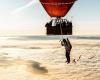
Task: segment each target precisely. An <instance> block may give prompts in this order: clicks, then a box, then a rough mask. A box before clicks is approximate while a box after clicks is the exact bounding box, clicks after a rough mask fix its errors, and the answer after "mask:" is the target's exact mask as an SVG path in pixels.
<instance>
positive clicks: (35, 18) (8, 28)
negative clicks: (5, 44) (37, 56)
mask: <svg viewBox="0 0 100 80" xmlns="http://www.w3.org/2000/svg"><path fill="white" fill-rule="evenodd" d="M32 1H33V2H32ZM0 10H1V11H0V35H30V34H31V35H40V34H45V27H44V25H45V23H46V22H48V21H50V17H49V16H48V15H47V13H46V12H45V10H44V9H43V7H42V5H41V4H40V3H39V1H38V0H0ZM71 17H72V22H73V26H74V30H73V31H74V35H100V0H78V1H77V2H76V3H75V4H74V6H73V7H72V9H71V10H70V11H69V13H68V14H67V15H66V16H65V18H68V19H69V20H71Z"/></svg>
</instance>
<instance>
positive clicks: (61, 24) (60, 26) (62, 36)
mask: <svg viewBox="0 0 100 80" xmlns="http://www.w3.org/2000/svg"><path fill="white" fill-rule="evenodd" d="M61 21H62V19H60V32H61V38H62V39H63V32H62V24H61V23H62V22H61Z"/></svg>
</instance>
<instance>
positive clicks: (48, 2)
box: [40, 0, 76, 17]
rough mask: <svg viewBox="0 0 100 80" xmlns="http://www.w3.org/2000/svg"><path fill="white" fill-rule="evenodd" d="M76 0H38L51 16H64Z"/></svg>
mask: <svg viewBox="0 0 100 80" xmlns="http://www.w3.org/2000/svg"><path fill="white" fill-rule="evenodd" d="M75 1H76V0H40V2H41V4H42V5H43V7H44V9H45V10H46V12H47V13H48V14H49V16H51V17H64V16H65V15H66V14H67V13H68V11H69V10H70V8H71V7H72V5H73V4H74V2H75Z"/></svg>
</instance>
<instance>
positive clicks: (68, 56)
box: [66, 51, 70, 63]
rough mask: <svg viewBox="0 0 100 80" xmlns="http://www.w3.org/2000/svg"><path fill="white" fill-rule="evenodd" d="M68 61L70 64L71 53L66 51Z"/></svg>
mask: <svg viewBox="0 0 100 80" xmlns="http://www.w3.org/2000/svg"><path fill="white" fill-rule="evenodd" d="M66 59H67V62H68V63H70V52H67V51H66Z"/></svg>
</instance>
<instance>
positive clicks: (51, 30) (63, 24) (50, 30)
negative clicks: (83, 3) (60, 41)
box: [40, 0, 76, 35]
mask: <svg viewBox="0 0 100 80" xmlns="http://www.w3.org/2000/svg"><path fill="white" fill-rule="evenodd" d="M75 1H76V0H40V2H41V4H42V6H43V7H44V9H45V11H46V12H47V13H48V15H49V16H50V17H51V18H52V20H51V21H50V22H49V23H47V24H46V25H45V26H46V28H47V34H54V35H60V34H62V35H66V34H68V35H71V34H72V22H70V21H68V20H67V19H62V17H64V16H65V15H66V14H67V13H68V11H69V10H70V9H71V7H72V5H73V4H74V3H75ZM54 18H55V19H54Z"/></svg>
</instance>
